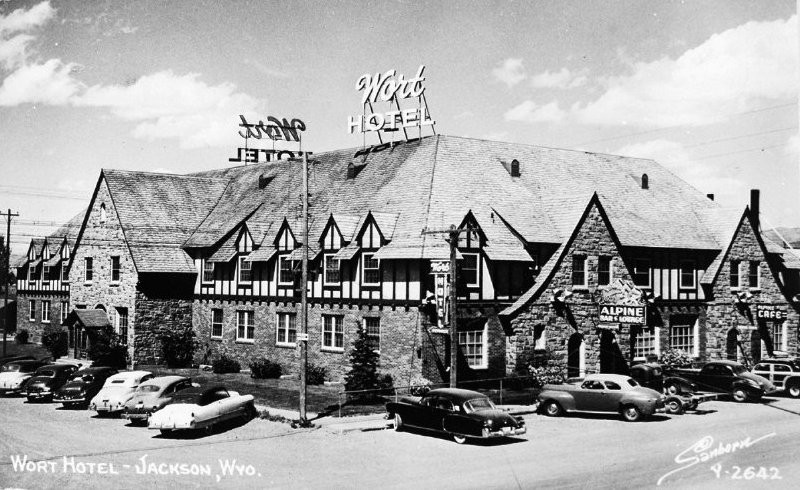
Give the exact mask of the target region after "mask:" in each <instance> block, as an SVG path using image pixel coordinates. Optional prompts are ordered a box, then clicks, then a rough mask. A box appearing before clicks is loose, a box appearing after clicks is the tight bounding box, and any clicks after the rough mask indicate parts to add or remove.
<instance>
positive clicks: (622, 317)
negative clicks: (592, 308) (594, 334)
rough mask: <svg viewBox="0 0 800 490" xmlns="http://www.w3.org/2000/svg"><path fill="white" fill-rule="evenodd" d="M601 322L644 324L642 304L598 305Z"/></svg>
mask: <svg viewBox="0 0 800 490" xmlns="http://www.w3.org/2000/svg"><path fill="white" fill-rule="evenodd" d="M600 322H601V323H630V324H634V325H644V324H645V307H644V306H624V305H600Z"/></svg>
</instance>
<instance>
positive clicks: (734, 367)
mask: <svg viewBox="0 0 800 490" xmlns="http://www.w3.org/2000/svg"><path fill="white" fill-rule="evenodd" d="M665 375H668V376H680V377H682V378H686V379H688V380H690V381H691V382H693V383H695V384H696V385H697V386H698V388H699V389H700V390H701V391H710V392H713V393H726V394H730V395H732V396H733V399H734V400H735V401H737V402H745V401H759V400H761V397H763V396H764V395H771V394H772V393H775V392H777V391H778V389H777V388H776V387H775V385H773V384H772V383H770V381H769V380H768V379H765V378H763V377H761V376H757V375H755V374H753V373H751V372H749V371H748V370H747V368H745V367H744V366H742V365H741V364H740V363H738V362H736V361H725V360H722V361H709V362H707V363H705V364H704V365H703V367H701V368H700V369H672V370H665Z"/></svg>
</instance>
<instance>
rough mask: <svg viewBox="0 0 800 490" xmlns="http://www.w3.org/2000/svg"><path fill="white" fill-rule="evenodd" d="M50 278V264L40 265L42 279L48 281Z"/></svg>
mask: <svg viewBox="0 0 800 490" xmlns="http://www.w3.org/2000/svg"><path fill="white" fill-rule="evenodd" d="M49 280H50V266H49V265H43V266H42V281H49Z"/></svg>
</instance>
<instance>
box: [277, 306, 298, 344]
mask: <svg viewBox="0 0 800 490" xmlns="http://www.w3.org/2000/svg"><path fill="white" fill-rule="evenodd" d="M277 324H278V325H277V328H276V332H277V338H276V339H275V343H276V344H278V345H284V346H290V347H294V346H295V345H297V315H295V314H294V313H283V312H280V313H278V321H277Z"/></svg>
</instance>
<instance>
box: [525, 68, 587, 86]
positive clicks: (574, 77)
mask: <svg viewBox="0 0 800 490" xmlns="http://www.w3.org/2000/svg"><path fill="white" fill-rule="evenodd" d="M587 80H588V78H587V77H586V75H585V74H583V73H581V74H575V73H572V72H571V71H570V70H569V69H568V68H566V67H564V68H561V69H560V70H559V71H552V72H551V71H550V70H546V71H544V72H542V73H539V74H538V75H533V76H532V77H531V86H533V87H534V88H562V89H565V88H576V87H580V86H581V85H584V84H585V83H586V82H587Z"/></svg>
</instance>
